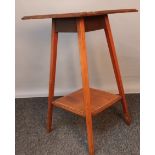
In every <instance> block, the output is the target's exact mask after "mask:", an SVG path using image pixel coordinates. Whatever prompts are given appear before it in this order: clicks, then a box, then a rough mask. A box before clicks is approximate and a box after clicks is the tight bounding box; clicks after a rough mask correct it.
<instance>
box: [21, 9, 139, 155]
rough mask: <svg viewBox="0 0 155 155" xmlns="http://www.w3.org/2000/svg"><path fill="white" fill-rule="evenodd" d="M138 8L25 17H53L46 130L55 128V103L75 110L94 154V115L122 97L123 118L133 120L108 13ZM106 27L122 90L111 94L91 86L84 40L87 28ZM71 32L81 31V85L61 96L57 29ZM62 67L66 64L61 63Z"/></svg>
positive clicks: (79, 32) (124, 11) (127, 122)
mask: <svg viewBox="0 0 155 155" xmlns="http://www.w3.org/2000/svg"><path fill="white" fill-rule="evenodd" d="M127 12H137V10H136V9H120V10H103V11H96V12H78V13H65V14H47V15H33V16H25V17H23V18H22V19H23V20H28V19H47V18H49V19H52V29H51V61H50V79H49V96H48V114H47V116H48V117H47V130H48V132H50V131H51V129H52V113H53V107H54V106H56V107H59V108H62V109H65V110H67V111H69V112H72V113H75V114H77V115H79V116H82V117H85V118H86V126H87V140H88V150H89V154H90V155H94V140H93V127H92V116H94V115H96V114H98V113H100V112H102V111H104V110H105V109H106V108H109V107H111V106H112V105H113V104H114V103H116V102H118V101H121V103H122V108H123V114H124V120H125V122H126V124H128V125H129V124H130V123H131V117H130V115H129V112H128V107H127V102H126V98H125V93H124V88H123V83H122V79H121V73H120V69H119V64H118V60H117V56H116V51H115V46H114V41H113V36H112V31H111V28H110V22H109V17H108V15H109V14H115V13H127ZM100 29H104V31H105V35H106V40H107V43H108V47H109V53H110V57H111V61H112V65H113V70H114V73H115V78H116V82H117V86H118V91H119V94H118V95H117V94H112V93H109V92H106V91H103V90H98V89H94V88H90V87H89V78H88V64H87V52H86V43H85V32H89V31H95V30H100ZM61 32H68V33H77V34H78V44H79V52H80V64H81V76H82V88H81V89H80V90H77V91H75V92H73V93H71V94H69V95H66V96H64V97H61V98H58V99H56V100H54V99H53V97H54V85H55V73H56V59H57V42H58V33H61ZM62 67H63V66H62Z"/></svg>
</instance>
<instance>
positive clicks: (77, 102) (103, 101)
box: [53, 88, 122, 117]
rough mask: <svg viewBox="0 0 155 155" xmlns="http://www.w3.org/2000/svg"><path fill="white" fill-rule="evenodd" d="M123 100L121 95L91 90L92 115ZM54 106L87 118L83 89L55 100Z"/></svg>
mask: <svg viewBox="0 0 155 155" xmlns="http://www.w3.org/2000/svg"><path fill="white" fill-rule="evenodd" d="M121 98H122V97H121V96H120V95H115V94H112V93H108V92H105V91H102V90H97V89H94V88H90V99H91V105H90V108H91V114H92V115H93V116H95V115H96V114H98V113H100V112H102V111H104V110H105V109H107V108H109V107H111V106H112V105H113V104H115V103H117V101H119V100H121ZM53 104H54V105H55V106H56V107H59V108H62V109H65V110H67V111H70V112H72V113H75V114H77V115H80V116H82V117H85V116H86V113H85V108H84V101H83V91H82V89H80V90H78V91H76V92H74V93H71V94H69V95H66V96H64V97H61V98H59V99H57V100H55V101H54V102H53Z"/></svg>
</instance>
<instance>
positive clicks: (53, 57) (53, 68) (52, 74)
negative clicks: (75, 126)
mask: <svg viewBox="0 0 155 155" xmlns="http://www.w3.org/2000/svg"><path fill="white" fill-rule="evenodd" d="M55 26H56V25H55V21H54V20H53V22H52V29H51V58H50V78H49V95H48V112H47V115H48V116H47V130H48V132H50V131H51V126H52V113H53V104H52V101H53V97H54V85H55V73H56V59H57V42H58V33H57V32H56V31H55V29H56V27H55Z"/></svg>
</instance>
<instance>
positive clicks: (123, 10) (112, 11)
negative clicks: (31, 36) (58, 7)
mask: <svg viewBox="0 0 155 155" xmlns="http://www.w3.org/2000/svg"><path fill="white" fill-rule="evenodd" d="M137 11H138V10H136V9H117V10H102V11H95V12H76V13H63V14H47V15H32V16H24V17H23V18H22V19H23V20H27V19H47V18H72V17H87V16H98V15H106V14H114V13H128V12H137Z"/></svg>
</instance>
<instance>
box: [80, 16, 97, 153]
mask: <svg viewBox="0 0 155 155" xmlns="http://www.w3.org/2000/svg"><path fill="white" fill-rule="evenodd" d="M77 31H78V42H79V49H80V63H81V75H82V86H83V89H82V91H83V103H84V107H85V113H86V126H87V139H88V149H89V154H90V155H94V141H93V127H92V115H91V100H90V88H89V78H88V64H87V52H86V42H85V24H84V18H79V19H77Z"/></svg>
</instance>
